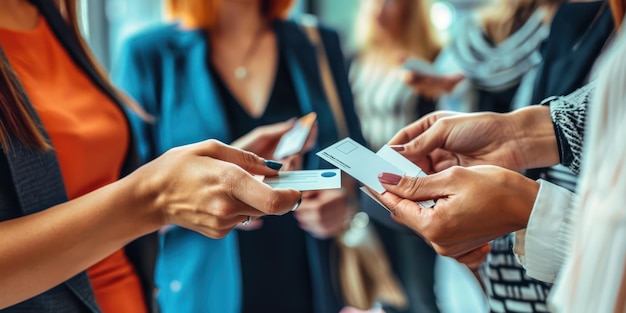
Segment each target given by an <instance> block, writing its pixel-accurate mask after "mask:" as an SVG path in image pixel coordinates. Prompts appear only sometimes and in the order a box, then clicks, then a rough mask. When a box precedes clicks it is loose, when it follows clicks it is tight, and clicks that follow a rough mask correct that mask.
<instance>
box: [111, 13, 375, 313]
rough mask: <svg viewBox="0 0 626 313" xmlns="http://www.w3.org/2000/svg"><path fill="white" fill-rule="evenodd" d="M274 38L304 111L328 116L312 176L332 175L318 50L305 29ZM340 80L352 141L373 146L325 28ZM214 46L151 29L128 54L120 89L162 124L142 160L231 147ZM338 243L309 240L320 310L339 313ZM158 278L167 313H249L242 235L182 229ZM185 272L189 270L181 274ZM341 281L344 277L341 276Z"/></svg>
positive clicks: (146, 127)
mask: <svg viewBox="0 0 626 313" xmlns="http://www.w3.org/2000/svg"><path fill="white" fill-rule="evenodd" d="M274 31H275V33H276V36H277V37H278V41H279V42H282V43H285V44H282V45H281V46H280V49H281V54H283V55H284V56H285V58H286V60H287V66H288V69H289V72H290V74H291V77H292V78H293V82H294V88H295V89H296V90H295V91H296V94H297V97H298V100H299V101H298V102H299V105H300V110H301V111H302V112H303V113H308V112H312V111H315V112H316V113H317V114H318V125H319V135H318V141H317V145H316V147H315V148H314V151H312V153H309V154H308V156H307V158H306V160H305V161H306V163H305V164H307V167H308V168H319V167H330V165H329V164H327V163H325V162H324V161H321V160H320V159H319V158H318V157H317V156H315V153H314V152H316V151H315V150H319V149H320V148H325V147H327V146H329V145H331V144H332V143H334V142H336V141H337V140H338V136H337V128H336V126H335V123H334V117H333V115H332V111H331V109H330V106H329V104H328V101H327V99H326V96H325V92H324V89H323V87H322V83H321V79H320V72H319V68H318V62H317V55H316V50H315V47H314V46H313V45H312V43H311V42H310V41H309V39H308V37H307V35H306V34H305V32H304V31H303V29H301V26H300V25H298V24H296V23H294V22H291V21H276V22H275V23H274ZM320 36H321V38H322V41H323V43H324V45H325V48H326V53H327V55H328V59H329V62H330V67H331V72H332V74H333V76H334V79H335V82H336V85H337V90H338V93H339V97H340V98H341V102H342V105H343V106H344V115H345V116H346V120H347V125H348V129H349V132H350V135H351V136H352V137H353V138H354V139H355V140H357V141H360V142H363V138H362V135H361V132H360V128H359V127H360V126H359V122H358V119H357V116H356V114H355V112H354V108H353V99H352V95H351V92H350V88H349V85H348V79H347V75H346V72H345V67H344V64H343V60H344V56H343V54H342V52H341V48H340V44H339V37H338V36H337V34H336V33H335V32H332V31H330V30H328V29H325V28H320ZM209 51H210V46H209V42H208V40H207V34H206V32H204V31H200V30H197V31H188V30H187V31H183V30H181V29H180V28H179V27H178V26H177V25H175V24H173V25H164V26H159V27H156V28H154V29H151V30H147V31H144V32H143V33H140V34H138V35H136V36H134V37H133V38H131V39H130V40H129V41H128V42H127V43H126V44H125V45H124V47H123V51H122V54H121V57H120V59H119V61H118V63H117V64H116V67H115V70H114V74H113V77H114V81H116V82H117V83H118V84H119V86H120V87H121V88H122V89H124V90H125V91H126V92H128V93H129V94H130V95H131V96H132V97H133V98H134V99H135V100H136V101H137V102H138V103H139V104H140V105H141V106H142V107H143V108H144V109H145V110H146V111H147V112H148V113H149V114H151V115H152V116H154V117H155V118H156V122H155V123H152V124H150V123H145V122H142V121H141V120H139V119H135V122H134V123H133V126H134V131H135V133H136V135H137V138H138V141H139V153H140V155H141V157H142V158H143V160H144V161H148V160H151V159H153V158H155V157H157V156H159V155H160V154H162V153H163V152H165V151H167V150H168V149H170V148H172V147H176V146H179V145H184V144H189V143H193V142H198V141H202V140H206V139H209V138H213V139H217V140H220V141H223V142H227V143H228V142H231V141H233V140H234V139H236V138H232V136H231V134H230V133H229V125H228V124H227V123H228V120H227V117H226V114H225V112H224V109H223V105H222V104H221V103H220V97H219V94H218V90H217V89H216V86H215V82H214V78H213V77H212V76H211V72H210V70H209V68H208V64H207V62H208V61H207V60H208V56H209ZM333 248H334V246H333V242H332V240H316V239H314V238H313V237H311V236H307V250H308V254H309V263H310V267H311V277H312V279H313V285H314V286H313V290H314V293H313V299H314V303H315V305H316V307H315V308H314V309H315V311H316V312H320V313H326V312H338V311H339V309H340V307H341V300H340V299H339V297H338V294H339V291H338V289H337V284H336V282H334V281H332V277H333V274H331V272H332V268H333V266H334V265H333V264H334V263H335V260H331V259H334V258H333V256H335V255H334V254H332V250H333ZM160 249H161V250H160V256H159V258H158V260H157V269H156V274H155V280H156V284H157V288H159V292H158V299H159V304H160V305H161V309H162V310H163V312H165V313H169V312H224V313H229V312H233V313H236V312H239V311H240V302H241V285H240V284H241V282H240V270H239V256H238V247H237V239H236V233H234V232H233V233H231V234H230V235H228V236H227V237H226V238H223V239H221V240H212V239H209V238H206V237H204V236H202V235H199V234H196V233H194V232H191V231H189V230H186V229H182V228H174V229H171V230H169V231H168V232H166V233H165V234H164V235H162V236H161V241H160ZM181 264H185V265H186V266H181ZM335 276H336V275H335Z"/></svg>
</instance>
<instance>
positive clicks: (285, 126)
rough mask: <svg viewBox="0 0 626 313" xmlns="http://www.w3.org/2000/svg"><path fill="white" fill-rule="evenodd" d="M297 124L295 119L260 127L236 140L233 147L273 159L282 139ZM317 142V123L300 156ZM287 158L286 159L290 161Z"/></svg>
mask: <svg viewBox="0 0 626 313" xmlns="http://www.w3.org/2000/svg"><path fill="white" fill-rule="evenodd" d="M295 122H296V119H295V118H292V119H290V120H289V121H286V122H280V123H275V124H270V125H264V126H259V127H257V128H255V129H253V130H252V131H250V132H249V133H247V134H246V135H244V136H243V137H241V138H239V139H237V140H235V141H234V142H233V143H232V146H234V147H237V148H240V149H243V150H246V151H250V152H253V153H255V154H257V155H258V156H260V157H262V158H266V159H272V158H273V156H274V151H275V150H276V146H277V145H278V142H279V141H280V138H281V137H282V136H283V135H284V134H285V133H287V132H288V131H289V130H291V129H292V128H293V126H294V124H295ZM316 140H317V123H315V124H314V125H313V127H312V128H311V132H310V133H309V136H308V137H307V140H306V142H305V144H304V146H303V148H302V151H301V152H300V153H299V154H303V153H305V152H307V151H309V150H311V148H313V146H314V145H315V142H316ZM288 158H289V157H287V158H286V159H288ZM290 162H291V160H290Z"/></svg>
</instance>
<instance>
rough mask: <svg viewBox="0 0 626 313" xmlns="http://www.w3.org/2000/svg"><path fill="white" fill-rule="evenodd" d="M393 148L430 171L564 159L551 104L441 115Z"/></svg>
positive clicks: (518, 166)
mask: <svg viewBox="0 0 626 313" xmlns="http://www.w3.org/2000/svg"><path fill="white" fill-rule="evenodd" d="M389 144H390V145H392V146H394V147H393V148H394V149H396V150H398V151H400V153H401V154H403V155H404V156H405V157H407V158H408V159H410V160H411V161H413V162H414V163H416V164H417V165H418V166H420V167H421V168H422V169H423V170H424V171H425V172H427V173H433V172H439V171H442V170H444V169H446V168H449V167H451V166H455V165H460V166H473V165H485V164H491V165H497V166H501V167H504V168H507V169H510V170H514V171H522V170H524V169H528V168H533V167H541V166H550V165H553V164H556V163H558V160H559V156H558V150H557V145H556V136H555V135H554V129H553V126H552V120H551V118H550V113H549V108H548V107H545V106H533V107H530V108H525V109H521V110H517V111H515V112H514V113H511V114H496V113H471V114H462V113H453V112H435V113H431V114H429V115H426V116H425V117H423V118H421V119H419V120H418V121H416V122H414V123H413V124H411V125H409V126H407V127H405V128H403V129H402V130H400V131H399V132H398V133H397V134H396V135H395V136H394V137H393V138H392V139H391V141H390V142H389Z"/></svg>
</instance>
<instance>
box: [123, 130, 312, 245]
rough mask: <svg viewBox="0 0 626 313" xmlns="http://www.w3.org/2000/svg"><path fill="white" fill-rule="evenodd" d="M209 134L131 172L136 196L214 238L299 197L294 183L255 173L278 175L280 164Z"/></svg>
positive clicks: (166, 219) (170, 219) (166, 220)
mask: <svg viewBox="0 0 626 313" xmlns="http://www.w3.org/2000/svg"><path fill="white" fill-rule="evenodd" d="M266 162H267V161H265V160H264V159H263V158H261V157H259V156H257V155H255V154H253V153H251V152H247V151H243V150H241V149H238V148H234V147H231V146H228V145H225V144H223V143H221V142H218V141H215V140H208V141H204V142H200V143H196V144H192V145H187V146H183V147H179V148H174V149H171V150H169V151H168V152H166V153H165V154H163V155H162V156H161V157H159V158H157V159H155V160H154V161H152V162H150V163H148V164H147V165H145V166H143V167H141V168H140V169H138V170H137V171H136V172H135V173H133V174H131V176H132V179H135V182H136V185H137V186H138V187H137V189H138V191H137V196H138V197H140V198H141V199H143V200H144V201H145V202H146V203H148V206H149V207H151V208H154V209H155V210H157V211H158V212H159V213H160V214H158V215H160V216H161V218H162V220H161V224H176V225H179V226H182V227H185V228H188V229H191V230H194V231H197V232H199V233H202V234H204V235H206V236H209V237H211V238H221V237H224V236H226V234H228V232H230V230H232V229H233V228H234V227H235V226H236V225H238V224H240V223H242V222H244V221H246V220H247V219H248V216H252V217H258V216H263V215H268V214H270V215H280V214H284V213H287V212H289V211H290V210H292V209H293V208H294V207H296V206H297V204H298V203H299V201H300V198H301V194H300V192H299V191H297V190H294V189H272V188H271V187H269V186H268V185H266V184H264V183H262V182H260V181H258V180H257V179H255V178H254V177H253V174H256V175H265V176H273V175H277V173H278V169H279V168H280V164H276V163H275V162H274V163H271V162H270V163H269V165H268V163H266Z"/></svg>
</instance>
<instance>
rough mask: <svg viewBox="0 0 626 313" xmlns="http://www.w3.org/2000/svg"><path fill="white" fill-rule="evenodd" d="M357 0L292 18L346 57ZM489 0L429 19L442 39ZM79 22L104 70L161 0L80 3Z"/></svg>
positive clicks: (456, 3)
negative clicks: (324, 35) (311, 24)
mask: <svg viewBox="0 0 626 313" xmlns="http://www.w3.org/2000/svg"><path fill="white" fill-rule="evenodd" d="M360 1H361V0H298V1H297V4H296V5H295V6H294V8H293V10H292V13H291V14H292V15H293V16H297V15H299V14H303V13H308V14H314V15H316V16H317V17H318V18H319V19H320V21H321V22H323V23H325V24H327V25H330V26H332V27H334V28H335V29H337V30H338V31H339V33H340V35H341V36H342V44H343V45H344V47H343V48H344V51H345V52H346V54H350V52H351V51H352V50H353V47H354V40H353V38H352V37H353V36H352V34H353V29H352V27H353V25H354V24H355V23H354V19H355V16H356V13H357V10H358V7H359V3H360ZM488 1H490V0H440V1H434V5H433V6H432V9H431V12H430V14H431V15H430V18H431V20H432V22H433V24H434V25H435V27H437V28H438V29H439V30H440V31H441V32H442V36H443V37H444V39H445V38H446V37H450V36H452V35H453V34H454V31H455V22H456V21H459V20H460V19H461V18H462V17H463V16H465V15H467V14H471V12H473V11H474V10H475V9H476V8H477V7H478V6H480V5H481V4H484V3H486V2H488ZM80 2H81V10H82V12H81V21H82V28H83V31H84V32H85V33H84V35H85V37H86V38H87V40H88V42H89V44H90V45H91V48H92V49H93V51H94V52H95V53H96V56H97V57H98V59H99V60H100V62H102V64H104V66H105V67H106V68H107V69H108V68H110V66H111V62H112V61H113V60H112V58H113V56H115V55H117V53H116V52H117V49H118V48H119V46H120V44H121V43H122V42H123V41H124V39H125V38H127V37H128V36H129V35H131V34H133V33H134V32H136V31H138V30H140V29H142V28H145V27H149V26H151V25H154V24H157V23H159V22H161V21H162V18H163V17H162V0H133V1H128V0H81V1H80Z"/></svg>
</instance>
